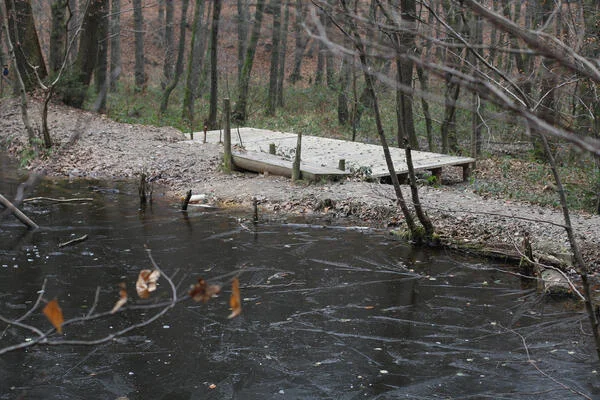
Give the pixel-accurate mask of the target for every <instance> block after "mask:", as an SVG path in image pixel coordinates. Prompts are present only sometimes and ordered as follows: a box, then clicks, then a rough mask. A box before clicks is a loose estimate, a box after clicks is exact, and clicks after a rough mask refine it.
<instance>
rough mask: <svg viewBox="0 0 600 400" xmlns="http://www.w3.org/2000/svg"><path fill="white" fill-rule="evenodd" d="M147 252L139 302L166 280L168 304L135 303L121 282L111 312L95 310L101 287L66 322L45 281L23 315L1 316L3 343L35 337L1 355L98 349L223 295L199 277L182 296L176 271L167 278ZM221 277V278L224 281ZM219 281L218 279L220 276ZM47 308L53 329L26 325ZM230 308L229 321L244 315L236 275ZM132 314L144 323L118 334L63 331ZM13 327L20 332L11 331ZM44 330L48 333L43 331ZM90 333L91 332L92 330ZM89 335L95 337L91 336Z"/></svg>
mask: <svg viewBox="0 0 600 400" xmlns="http://www.w3.org/2000/svg"><path fill="white" fill-rule="evenodd" d="M146 253H147V255H148V258H149V260H150V263H151V265H152V269H143V270H141V271H140V272H139V274H138V278H137V280H136V282H135V290H136V294H137V296H138V297H139V298H140V299H149V298H150V297H151V296H152V295H153V293H155V292H157V291H158V286H159V280H160V279H161V278H162V279H164V280H165V281H166V282H167V284H168V288H169V299H168V300H167V301H158V300H157V301H156V302H155V303H151V304H147V303H139V304H138V303H136V302H135V301H133V300H131V301H130V297H129V295H128V292H127V285H126V283H125V282H122V283H120V284H119V286H118V298H117V300H116V302H115V304H114V306H113V307H112V308H111V309H110V310H104V311H96V309H97V308H98V304H99V301H100V287H98V288H97V289H96V291H95V295H94V300H93V303H92V306H91V307H90V309H89V311H88V312H87V313H86V314H85V315H81V316H77V317H72V318H69V319H65V315H64V313H63V310H62V308H61V307H60V301H59V299H58V298H54V299H52V300H47V299H46V298H45V295H46V285H47V279H44V282H43V284H42V287H41V289H40V290H39V292H38V297H37V300H36V301H35V302H34V304H33V305H32V306H31V308H29V310H27V311H26V312H25V313H24V314H23V315H21V316H19V317H13V318H9V317H7V316H4V315H1V314H0V321H2V322H4V323H5V324H6V326H5V327H4V329H3V330H2V331H0V343H2V341H4V340H7V339H6V336H7V335H8V334H9V333H12V334H13V335H20V334H21V332H23V331H25V332H28V333H30V334H33V337H27V336H25V338H24V339H22V340H20V341H17V343H14V344H12V345H8V346H4V347H0V355H1V354H5V353H8V352H11V351H16V350H19V349H24V348H27V347H31V346H36V345H46V346H60V345H83V346H97V345H100V344H103V343H107V342H109V341H111V340H113V339H115V338H117V337H120V336H123V335H125V334H127V333H129V332H131V331H133V330H135V329H139V328H141V327H144V326H147V325H150V324H151V323H153V322H154V321H156V320H157V319H159V318H160V317H162V316H163V315H165V314H167V313H168V312H169V311H170V310H171V309H172V308H174V307H175V306H176V305H177V304H179V303H181V302H183V301H186V300H190V299H191V300H193V301H196V302H198V301H202V302H204V303H207V302H208V301H209V300H210V299H212V298H213V297H214V296H216V295H217V294H219V293H220V291H221V286H220V285H216V284H208V283H207V282H206V281H205V280H204V279H203V278H199V279H198V282H197V283H195V284H193V285H191V286H190V289H189V290H188V292H187V293H182V294H179V293H178V290H177V285H175V283H174V282H173V277H174V275H175V274H176V273H177V271H176V272H175V273H174V274H173V275H172V276H169V275H167V274H166V273H165V272H164V271H163V270H162V269H161V267H160V266H159V265H158V263H156V261H155V260H154V257H153V256H152V253H151V251H150V249H148V248H146ZM231 275H237V272H234V273H232V274H226V275H224V276H223V277H228V276H231ZM223 277H220V278H223ZM218 278H219V277H218ZM44 302H45V303H46V305H45V306H44V307H43V309H42V310H41V311H42V313H43V315H44V316H45V317H46V319H47V320H48V322H49V323H50V324H51V325H52V328H44V327H38V326H36V325H35V324H33V323H27V322H25V321H27V320H30V319H33V318H32V317H33V316H34V315H35V314H36V313H38V312H39V311H40V310H39V308H40V306H41V304H43V303H44ZM229 304H230V307H231V314H230V315H229V316H228V318H234V317H237V316H238V315H240V314H241V312H242V302H241V295H240V288H239V280H238V278H237V276H234V278H233V279H232V283H231V296H230V300H229ZM149 310H157V311H156V312H155V313H154V314H151V315H149V314H148V312H149ZM121 312H129V313H133V314H135V313H140V314H141V315H143V317H142V320H141V321H139V322H135V323H134V322H132V323H129V324H128V325H126V326H123V327H122V328H121V329H119V330H118V331H116V332H111V333H109V334H105V335H99V336H97V337H92V338H87V337H86V338H83V337H82V338H80V339H77V338H75V339H65V338H64V336H63V332H68V333H69V336H77V335H78V334H80V333H81V331H80V330H77V331H76V330H75V329H72V330H71V328H73V327H74V326H78V325H85V324H86V323H87V324H90V323H91V321H96V320H98V321H102V320H109V319H110V318H113V316H114V315H115V314H117V313H121ZM10 327H14V328H18V329H9V328H10ZM44 329H45V330H44ZM90 331H91V329H90ZM90 336H94V335H93V334H90Z"/></svg>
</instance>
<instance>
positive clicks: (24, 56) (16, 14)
mask: <svg viewBox="0 0 600 400" xmlns="http://www.w3.org/2000/svg"><path fill="white" fill-rule="evenodd" d="M5 5H6V18H7V20H8V31H7V32H8V34H9V35H10V40H11V42H12V44H13V47H14V52H15V54H14V56H15V57H16V63H17V64H16V67H17V68H18V69H19V73H20V75H21V78H22V79H23V82H24V84H25V88H26V90H27V91H30V90H31V89H33V88H35V87H36V86H37V77H36V74H37V76H39V77H40V78H41V79H44V78H45V77H46V76H47V75H48V72H47V70H46V63H45V61H44V56H43V54H42V49H41V47H40V41H39V37H38V34H37V29H36V27H35V21H34V18H33V17H34V15H33V11H32V9H31V2H30V0H5ZM34 68H35V71H34V70H33V69H34Z"/></svg>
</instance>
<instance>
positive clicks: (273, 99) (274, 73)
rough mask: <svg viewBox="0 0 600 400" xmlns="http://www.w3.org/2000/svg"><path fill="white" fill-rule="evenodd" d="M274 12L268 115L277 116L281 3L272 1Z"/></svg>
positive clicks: (278, 0)
mask: <svg viewBox="0 0 600 400" xmlns="http://www.w3.org/2000/svg"><path fill="white" fill-rule="evenodd" d="M270 8H271V11H272V12H273V35H272V42H271V67H270V69H269V95H268V97H267V115H270V116H273V115H275V107H276V106H277V77H278V74H279V68H280V67H281V68H283V67H284V66H283V65H281V66H280V65H279V48H280V37H281V1H280V0H272V1H271V5H270Z"/></svg>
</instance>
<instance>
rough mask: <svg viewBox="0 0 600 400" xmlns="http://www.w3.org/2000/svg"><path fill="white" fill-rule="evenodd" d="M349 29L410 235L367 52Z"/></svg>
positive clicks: (408, 216)
mask: <svg viewBox="0 0 600 400" xmlns="http://www.w3.org/2000/svg"><path fill="white" fill-rule="evenodd" d="M342 5H343V7H344V11H345V12H346V13H347V14H348V15H350V14H349V11H348V8H347V6H346V4H345V3H342ZM350 31H351V32H352V35H353V41H354V46H355V47H356V49H357V50H358V57H359V60H360V65H361V68H362V70H363V75H364V77H365V85H366V90H367V91H368V92H369V97H370V98H371V99H372V102H373V112H374V114H375V124H376V126H377V134H378V135H379V140H380V141H381V147H382V148H383V155H384V157H385V162H386V164H387V167H388V172H389V173H390V178H391V180H392V184H393V186H394V191H395V193H396V200H397V202H398V205H399V206H400V209H401V210H402V214H403V215H404V218H405V220H406V225H407V227H408V230H409V232H410V233H411V235H413V236H416V235H417V226H416V224H415V221H414V219H413V216H412V214H411V213H410V210H409V209H408V206H407V205H406V201H405V200H404V196H403V194H402V189H401V187H400V181H399V180H398V175H396V170H395V169H394V162H393V160H392V156H391V154H390V149H389V147H388V144H387V139H386V138H385V132H384V130H383V124H382V122H381V114H380V112H379V105H378V103H377V97H376V96H375V85H374V83H373V80H374V79H373V75H371V73H372V72H371V71H372V70H371V68H370V66H369V64H368V62H367V53H366V50H365V48H364V45H363V43H362V41H361V39H360V37H359V35H358V33H357V32H356V31H355V30H354V29H353V28H352V26H350Z"/></svg>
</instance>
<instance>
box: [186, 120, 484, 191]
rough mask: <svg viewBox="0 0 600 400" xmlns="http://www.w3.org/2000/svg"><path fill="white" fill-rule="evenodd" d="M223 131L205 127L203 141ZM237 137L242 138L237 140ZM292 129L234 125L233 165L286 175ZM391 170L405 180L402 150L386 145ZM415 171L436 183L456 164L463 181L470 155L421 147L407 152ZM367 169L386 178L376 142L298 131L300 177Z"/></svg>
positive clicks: (292, 147) (198, 136) (215, 138)
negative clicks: (434, 178)
mask: <svg viewBox="0 0 600 400" xmlns="http://www.w3.org/2000/svg"><path fill="white" fill-rule="evenodd" d="M221 139H222V131H209V132H208V133H207V142H209V143H218V142H219V141H220V140H221ZM240 139H241V141H240ZM194 140H197V141H202V140H203V133H202V132H197V133H195V134H194ZM296 140H297V135H296V134H295V133H285V132H274V131H270V130H266V129H255V128H239V129H237V128H233V129H232V130H231V143H232V146H234V149H233V161H234V164H235V165H236V166H237V167H238V168H241V169H245V170H249V171H255V172H265V171H268V172H269V173H272V174H274V175H283V176H291V168H292V162H293V156H294V153H295V149H296ZM272 143H273V144H274V145H275V150H276V151H275V153H276V155H271V154H269V146H270V145H271V144H272ZM390 153H391V156H392V159H393V161H394V168H395V170H396V174H397V175H398V176H399V177H400V178H405V177H406V175H407V174H408V167H407V166H406V158H405V154H404V149H401V148H397V147H390ZM342 159H343V160H345V164H346V171H341V170H339V169H338V165H339V160H342ZM412 159H413V165H414V168H415V170H416V171H431V173H432V174H433V175H435V176H437V177H438V182H441V172H442V169H443V168H444V167H448V166H458V167H462V169H463V179H467V177H468V176H469V173H470V169H471V165H472V163H473V162H475V160H474V159H472V158H469V157H457V156H449V155H445V154H437V153H429V152H424V151H414V150H413V152H412ZM361 167H362V168H363V170H365V169H368V170H370V174H371V176H372V177H373V178H378V179H385V178H386V177H389V175H390V174H389V171H388V168H387V165H386V163H385V158H384V155H383V148H382V147H381V146H380V145H375V144H366V143H360V142H349V141H346V140H338V139H329V138H323V137H317V136H307V135H302V163H301V165H300V169H301V171H302V174H303V176H304V178H305V179H320V178H323V177H325V178H335V177H341V176H344V175H348V174H349V173H350V172H349V171H350V170H358V169H359V168H361Z"/></svg>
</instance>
